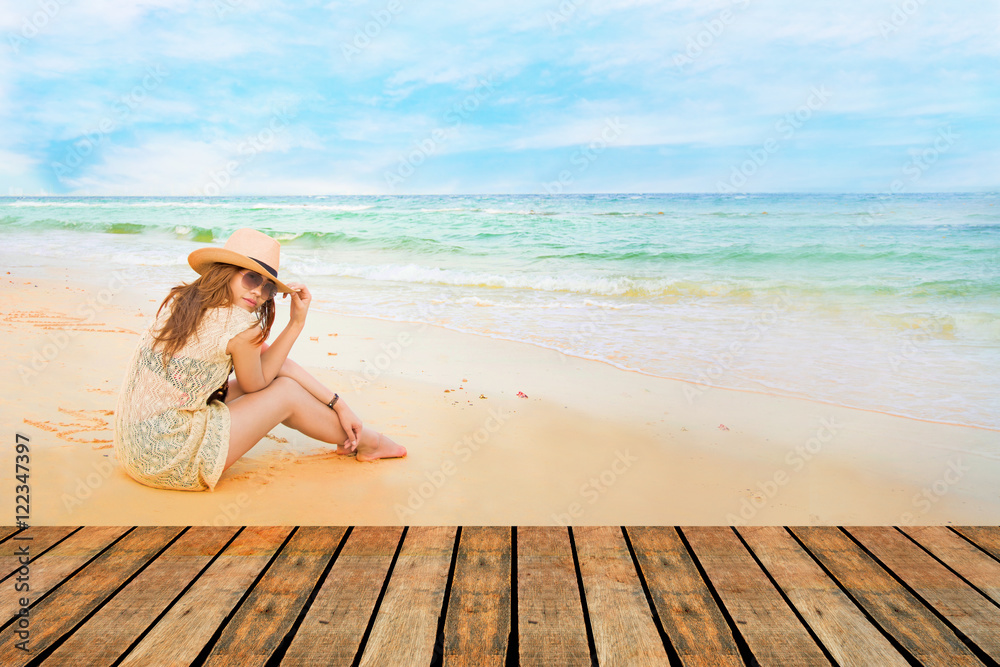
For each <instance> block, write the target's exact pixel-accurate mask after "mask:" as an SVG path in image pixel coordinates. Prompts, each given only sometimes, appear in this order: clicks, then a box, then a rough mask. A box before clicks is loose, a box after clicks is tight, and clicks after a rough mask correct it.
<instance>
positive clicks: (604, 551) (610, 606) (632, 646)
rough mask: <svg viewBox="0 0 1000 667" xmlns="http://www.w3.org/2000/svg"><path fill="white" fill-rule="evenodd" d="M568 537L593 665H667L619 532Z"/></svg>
mask: <svg viewBox="0 0 1000 667" xmlns="http://www.w3.org/2000/svg"><path fill="white" fill-rule="evenodd" d="M573 536H574V541H575V543H576V555H577V560H578V561H579V563H580V575H581V577H582V578H583V587H584V591H585V592H586V596H587V611H588V613H589V615H590V627H591V630H592V631H593V634H594V646H595V648H596V650H597V660H598V662H599V663H600V664H601V665H626V666H627V665H669V664H670V659H669V658H668V657H667V651H666V649H665V648H664V646H663V641H662V640H661V639H660V632H659V630H657V629H656V624H655V623H654V621H653V615H652V612H651V611H650V609H649V603H648V602H647V601H646V593H645V591H644V590H643V588H642V582H640V581H639V573H638V572H637V571H636V569H635V563H633V562H632V555H631V554H630V553H629V551H628V545H627V544H626V543H625V536H624V535H622V531H621V529H620V528H618V527H615V526H580V527H577V528H574V529H573Z"/></svg>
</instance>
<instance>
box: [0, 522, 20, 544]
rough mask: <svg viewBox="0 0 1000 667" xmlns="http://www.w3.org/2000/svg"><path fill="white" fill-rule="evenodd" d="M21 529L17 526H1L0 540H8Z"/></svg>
mask: <svg viewBox="0 0 1000 667" xmlns="http://www.w3.org/2000/svg"><path fill="white" fill-rule="evenodd" d="M19 530H21V529H20V528H18V527H17V526H0V542H2V541H4V540H6V539H7V538H8V537H10V536H11V535H13V534H14V533H16V532H17V531H19Z"/></svg>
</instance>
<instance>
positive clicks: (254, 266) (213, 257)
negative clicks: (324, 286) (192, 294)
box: [188, 248, 295, 294]
mask: <svg viewBox="0 0 1000 667" xmlns="http://www.w3.org/2000/svg"><path fill="white" fill-rule="evenodd" d="M188 264H190V265H191V268H192V269H194V270H195V271H197V272H198V274H199V275H201V274H202V273H204V272H205V269H207V268H208V267H209V266H210V265H212V264H232V265H233V266H238V267H240V268H243V269H250V270H251V271H256V272H257V273H259V274H260V275H262V276H264V277H265V278H266V279H268V280H271V281H274V284H275V285H277V286H278V291H279V292H283V293H285V294H291V293H292V292H294V291H295V290H293V289H292V288H291V287H289V286H288V285H286V284H285V283H283V282H281V281H280V280H278V277H277V276H276V275H274V273H273V272H272V271H270V270H268V268H267V267H266V266H264V265H263V264H261V263H260V262H258V261H256V260H254V259H253V258H251V257H247V256H246V255H242V254H240V253H238V252H234V251H232V250H227V249H225V248H199V249H198V250H195V251H194V252H192V253H191V254H190V255H188Z"/></svg>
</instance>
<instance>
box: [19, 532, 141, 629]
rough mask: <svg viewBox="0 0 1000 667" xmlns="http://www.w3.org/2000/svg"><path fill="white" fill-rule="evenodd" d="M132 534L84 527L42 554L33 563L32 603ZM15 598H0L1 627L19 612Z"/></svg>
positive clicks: (31, 575) (31, 573) (31, 574)
mask: <svg viewBox="0 0 1000 667" xmlns="http://www.w3.org/2000/svg"><path fill="white" fill-rule="evenodd" d="M128 530H129V528H128V527H127V526H93V527H89V526H88V527H85V528H82V529H80V530H78V531H77V532H75V533H73V534H72V535H70V536H69V537H67V538H66V539H65V540H63V541H62V542H60V543H59V544H57V545H56V546H54V547H53V548H51V549H49V550H48V551H47V552H45V553H44V554H42V555H41V556H40V557H39V558H38V559H37V560H33V561H32V563H31V572H30V577H31V581H30V585H31V595H30V598H31V601H32V603H33V604H34V603H36V602H37V601H38V600H39V599H40V598H41V597H42V596H43V595H45V594H46V593H48V592H49V591H51V590H52V589H53V588H55V587H57V586H59V585H60V584H62V583H63V581H64V580H65V579H66V577H68V576H69V575H71V574H72V573H73V572H75V571H76V570H78V569H80V568H81V567H83V566H84V565H85V564H86V563H87V562H89V561H90V560H92V559H93V558H94V557H95V556H97V554H99V553H101V551H103V550H104V549H106V548H107V547H108V545H109V544H111V543H112V542H114V541H115V540H117V539H118V538H119V537H121V536H122V535H123V534H124V533H126V532H127V531H128ZM17 599H18V598H17V597H16V596H6V595H4V596H0V626H2V625H4V624H6V623H8V622H10V619H11V618H13V617H14V615H15V614H16V613H17V610H18V601H17Z"/></svg>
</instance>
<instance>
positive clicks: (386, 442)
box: [357, 429, 406, 461]
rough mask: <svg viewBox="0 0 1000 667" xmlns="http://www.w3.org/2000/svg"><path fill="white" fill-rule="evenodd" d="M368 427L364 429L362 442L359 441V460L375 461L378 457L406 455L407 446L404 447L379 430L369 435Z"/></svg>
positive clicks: (390, 457) (393, 457)
mask: <svg viewBox="0 0 1000 667" xmlns="http://www.w3.org/2000/svg"><path fill="white" fill-rule="evenodd" d="M367 431H368V429H364V431H362V437H361V442H359V443H358V457H357V458H358V461H375V460H376V459H395V458H400V457H402V456H406V447H403V446H402V445H400V444H399V443H397V442H396V441H394V440H393V439H392V438H390V437H389V436H387V435H382V434H381V433H379V432H378V431H372V432H371V434H372V435H371V437H366V436H368V433H367Z"/></svg>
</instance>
